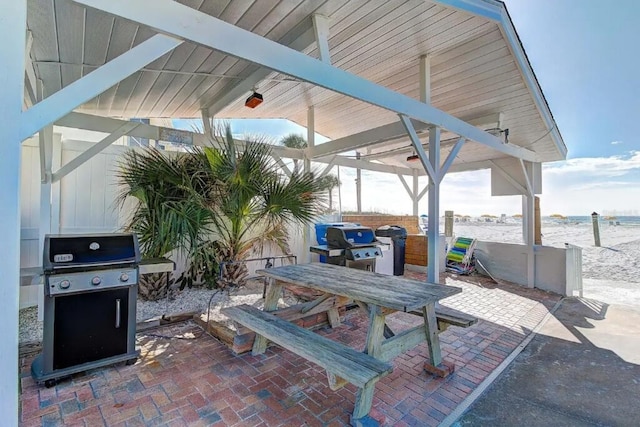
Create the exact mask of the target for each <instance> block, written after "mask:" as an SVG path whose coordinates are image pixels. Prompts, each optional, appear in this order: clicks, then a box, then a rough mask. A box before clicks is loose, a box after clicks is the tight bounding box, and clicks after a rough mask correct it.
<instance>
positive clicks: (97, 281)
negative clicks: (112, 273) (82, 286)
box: [91, 276, 102, 286]
mask: <svg viewBox="0 0 640 427" xmlns="http://www.w3.org/2000/svg"><path fill="white" fill-rule="evenodd" d="M100 283H102V279H101V278H99V277H98V276H95V277H94V278H93V279H91V284H92V285H94V286H98V285H99V284H100Z"/></svg>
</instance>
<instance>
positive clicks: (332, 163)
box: [319, 156, 337, 178]
mask: <svg viewBox="0 0 640 427" xmlns="http://www.w3.org/2000/svg"><path fill="white" fill-rule="evenodd" d="M336 157H337V156H333V157H332V158H331V160H330V161H329V163H328V164H327V166H326V167H325V168H324V170H323V171H322V172H320V175H319V176H320V178H322V177H324V176H326V175H327V174H328V173H329V172H331V169H333V167H334V166H335V160H336Z"/></svg>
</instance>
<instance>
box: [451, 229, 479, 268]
mask: <svg viewBox="0 0 640 427" xmlns="http://www.w3.org/2000/svg"><path fill="white" fill-rule="evenodd" d="M475 246H476V239H472V238H468V237H456V239H455V240H454V241H453V243H452V244H451V245H450V247H449V250H448V251H447V257H446V261H447V264H446V267H447V271H450V272H452V273H457V274H470V273H473V272H474V271H475V268H476V265H475V264H476V263H475V257H474V256H473V249H474V248H475Z"/></svg>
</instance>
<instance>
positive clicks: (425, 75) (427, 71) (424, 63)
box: [420, 55, 431, 104]
mask: <svg viewBox="0 0 640 427" xmlns="http://www.w3.org/2000/svg"><path fill="white" fill-rule="evenodd" d="M420 102H424V103H425V104H431V56H430V55H422V56H421V57H420Z"/></svg>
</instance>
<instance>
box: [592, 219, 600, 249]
mask: <svg viewBox="0 0 640 427" xmlns="http://www.w3.org/2000/svg"><path fill="white" fill-rule="evenodd" d="M598 217H599V215H598V213H597V212H593V213H592V214H591V223H592V224H593V238H594V240H595V242H596V247H597V248H599V247H600V227H599V224H598Z"/></svg>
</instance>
